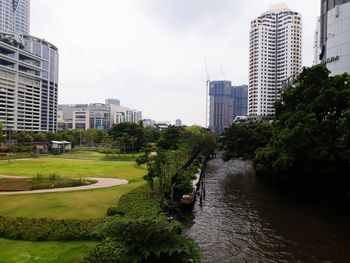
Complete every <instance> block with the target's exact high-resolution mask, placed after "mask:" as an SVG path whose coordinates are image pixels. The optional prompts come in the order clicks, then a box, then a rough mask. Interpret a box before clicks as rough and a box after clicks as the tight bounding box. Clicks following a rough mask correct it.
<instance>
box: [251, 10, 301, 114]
mask: <svg viewBox="0 0 350 263" xmlns="http://www.w3.org/2000/svg"><path fill="white" fill-rule="evenodd" d="M301 59H302V21H301V15H300V14H299V13H297V12H294V11H291V10H290V9H289V8H288V6H287V5H286V4H276V5H272V6H271V7H270V8H269V10H268V11H267V12H265V13H263V14H262V15H260V16H259V17H258V18H256V19H254V20H253V21H252V22H251V29H250V61H249V101H248V115H249V116H267V117H273V116H274V114H275V109H274V103H275V101H276V100H277V99H278V98H279V96H280V89H281V87H282V84H283V83H284V81H285V80H286V79H288V78H289V77H291V76H293V75H296V74H298V73H300V71H301V63H302V61H301Z"/></svg>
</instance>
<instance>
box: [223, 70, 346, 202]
mask: <svg viewBox="0 0 350 263" xmlns="http://www.w3.org/2000/svg"><path fill="white" fill-rule="evenodd" d="M275 109H276V119H275V120H274V121H273V122H272V124H270V123H266V122H256V123H251V124H248V125H232V126H231V127H229V128H228V129H227V130H225V132H224V134H223V136H222V139H221V147H222V150H223V151H224V157H225V159H226V160H228V159H231V158H236V157H243V158H245V159H253V160H254V166H255V169H256V173H257V175H258V176H259V177H263V178H267V179H269V180H270V181H273V182H275V183H278V184H279V185H280V186H285V187H289V188H291V189H293V190H294V191H295V190H296V191H299V192H301V193H303V194H306V195H308V196H314V197H316V198H319V197H324V198H328V199H337V200H344V199H345V200H346V199H347V200H348V199H349V196H350V177H349V176H348V171H349V170H350V75H349V74H346V73H345V74H342V75H338V76H334V77H330V76H329V71H328V70H327V69H326V68H325V67H324V66H321V65H318V66H314V67H311V68H304V70H303V72H302V73H301V74H300V75H299V76H298V78H297V80H296V82H295V83H294V84H293V85H292V86H291V87H289V88H287V89H285V90H284V91H283V92H282V94H281V99H280V100H279V101H277V102H276V104H275Z"/></svg>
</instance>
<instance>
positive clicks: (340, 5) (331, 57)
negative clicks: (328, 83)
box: [319, 0, 350, 75]
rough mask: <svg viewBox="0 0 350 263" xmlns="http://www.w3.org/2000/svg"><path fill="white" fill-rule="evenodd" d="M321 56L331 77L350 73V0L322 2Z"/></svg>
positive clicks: (327, 0) (322, 0) (324, 0)
mask: <svg viewBox="0 0 350 263" xmlns="http://www.w3.org/2000/svg"><path fill="white" fill-rule="evenodd" d="M320 23H321V26H320V30H321V34H320V55H319V58H320V60H321V61H322V63H323V64H325V65H326V66H327V68H328V69H329V70H330V71H331V75H338V74H342V73H344V72H348V73H350V0H321V21H320Z"/></svg>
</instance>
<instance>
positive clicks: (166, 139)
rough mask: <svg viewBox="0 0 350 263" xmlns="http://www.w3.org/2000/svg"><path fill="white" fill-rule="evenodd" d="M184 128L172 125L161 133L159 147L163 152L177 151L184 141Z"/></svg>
mask: <svg viewBox="0 0 350 263" xmlns="http://www.w3.org/2000/svg"><path fill="white" fill-rule="evenodd" d="M184 132H185V131H184V128H183V127H176V126H174V125H170V126H169V127H168V128H167V129H165V130H163V131H161V133H160V139H159V141H158V147H159V148H162V149H163V150H177V149H178V148H179V146H180V144H181V142H182V140H183V135H184Z"/></svg>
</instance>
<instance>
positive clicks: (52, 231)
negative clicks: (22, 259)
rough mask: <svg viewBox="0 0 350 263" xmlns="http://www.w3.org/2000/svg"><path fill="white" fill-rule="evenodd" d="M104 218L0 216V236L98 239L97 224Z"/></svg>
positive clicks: (29, 238)
mask: <svg viewBox="0 0 350 263" xmlns="http://www.w3.org/2000/svg"><path fill="white" fill-rule="evenodd" d="M104 222H106V219H93V220H77V219H50V218H24V217H17V218H11V217H2V216H0V237H3V238H8V239H15V240H28V241H61V240H62V241H63V240H76V241H78V240H98V238H97V232H96V231H95V230H96V229H97V226H98V225H99V224H102V223H104Z"/></svg>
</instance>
